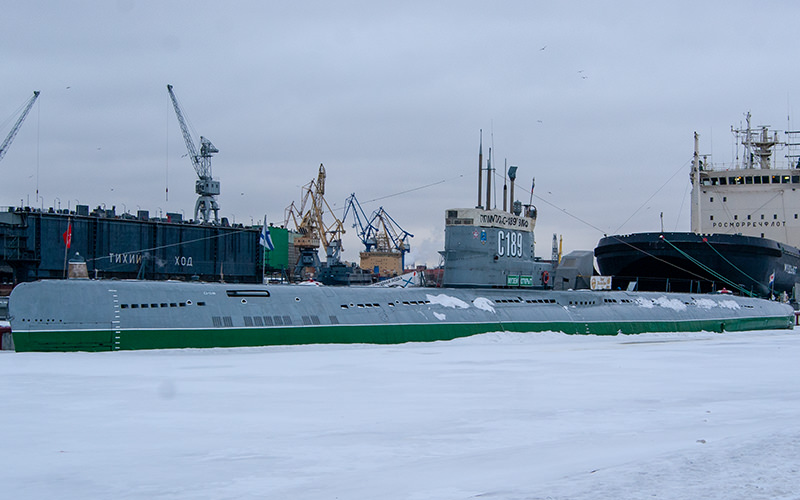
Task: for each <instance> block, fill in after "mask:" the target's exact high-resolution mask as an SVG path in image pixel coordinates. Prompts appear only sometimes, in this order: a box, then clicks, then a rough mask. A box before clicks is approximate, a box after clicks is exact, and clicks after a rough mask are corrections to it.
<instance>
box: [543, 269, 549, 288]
mask: <svg viewBox="0 0 800 500" xmlns="http://www.w3.org/2000/svg"><path fill="white" fill-rule="evenodd" d="M542 283H544V284H545V285H546V284H548V283H550V273H548V272H547V271H542Z"/></svg>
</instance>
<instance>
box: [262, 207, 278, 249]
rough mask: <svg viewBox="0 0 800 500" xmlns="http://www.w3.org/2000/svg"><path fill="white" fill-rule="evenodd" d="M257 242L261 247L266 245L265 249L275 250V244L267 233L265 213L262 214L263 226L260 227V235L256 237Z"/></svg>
mask: <svg viewBox="0 0 800 500" xmlns="http://www.w3.org/2000/svg"><path fill="white" fill-rule="evenodd" d="M258 244H259V245H261V246H262V247H266V249H267V250H270V251H272V250H275V245H273V244H272V237H270V235H269V227H268V226H267V216H266V215H265V216H264V227H262V228H261V237H260V238H259V239H258Z"/></svg>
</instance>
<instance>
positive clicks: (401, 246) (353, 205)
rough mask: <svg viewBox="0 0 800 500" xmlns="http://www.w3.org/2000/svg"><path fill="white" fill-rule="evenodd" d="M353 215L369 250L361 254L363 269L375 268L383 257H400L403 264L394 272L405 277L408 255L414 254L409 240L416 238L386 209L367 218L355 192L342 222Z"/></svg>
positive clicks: (377, 211) (349, 198) (399, 263)
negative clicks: (409, 253) (406, 255)
mask: <svg viewBox="0 0 800 500" xmlns="http://www.w3.org/2000/svg"><path fill="white" fill-rule="evenodd" d="M351 212H352V214H353V218H355V220H356V221H355V224H354V225H353V227H354V228H357V229H358V237H359V239H360V240H361V243H363V244H364V247H365V248H366V251H365V252H361V266H362V267H364V268H367V269H372V268H374V267H375V266H374V265H372V264H373V263H374V262H376V261H377V259H378V257H379V255H382V256H398V257H399V262H397V265H395V266H391V267H394V268H395V269H393V272H397V273H398V274H402V272H403V269H404V267H405V254H406V253H408V252H409V251H411V244H410V243H409V238H413V237H414V235H413V234H411V233H409V232H408V231H406V230H405V229H403V228H402V227H400V224H398V223H397V221H395V220H394V219H393V218H392V216H391V215H389V213H388V212H386V210H384V208H383V207H379V208H378V209H377V210H375V211H374V212H372V215H370V217H369V218H367V216H366V213H365V212H364V209H363V208H361V204H360V203H359V202H358V199H357V198H356V194H355V193H352V194H351V195H350V196H349V197H348V198H347V200H346V201H345V207H344V216H343V217H342V220H343V221H344V220H347V216H348V215H349V214H350V213H351ZM383 262H384V264H385V263H386V261H383ZM379 267H380V265H379Z"/></svg>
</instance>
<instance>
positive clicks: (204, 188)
mask: <svg viewBox="0 0 800 500" xmlns="http://www.w3.org/2000/svg"><path fill="white" fill-rule="evenodd" d="M167 92H169V97H170V99H171V100H172V106H173V107H174V108H175V115H177V117H178V123H179V124H180V126H181V132H182V133H183V140H184V142H186V149H187V150H188V151H189V158H190V159H191V160H192V165H193V166H194V170H195V172H197V177H198V179H197V181H196V182H195V184H194V191H195V193H197V194H198V195H199V196H198V197H197V203H195V205H194V219H195V220H199V219H198V215H200V216H201V217H202V222H203V223H210V222H213V223H214V224H218V223H219V205H218V204H217V199H216V198H215V197H216V196H217V195H218V194H219V181H215V180H214V179H213V178H212V177H211V157H212V156H213V155H214V153H219V149H217V148H216V147H214V145H213V144H211V141H209V140H208V139H206V138H205V137H203V136H200V152H199V153H198V152H197V147H196V146H195V144H194V139H193V138H192V134H190V133H189V127H188V126H187V125H186V119H185V118H184V117H183V115H184V113H183V110H182V108H181V105H180V104H178V98H177V97H175V92H173V91H172V85H167ZM212 211H213V212H214V218H213V220H212V219H211V212H212Z"/></svg>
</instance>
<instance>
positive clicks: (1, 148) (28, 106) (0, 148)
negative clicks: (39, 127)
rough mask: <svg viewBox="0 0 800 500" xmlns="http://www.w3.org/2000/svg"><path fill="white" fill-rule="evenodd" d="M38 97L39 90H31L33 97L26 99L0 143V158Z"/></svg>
mask: <svg viewBox="0 0 800 500" xmlns="http://www.w3.org/2000/svg"><path fill="white" fill-rule="evenodd" d="M38 97H39V91H38V90H34V91H33V97H31V98H30V99H29V100H28V103H27V104H25V109H23V110H22V113H21V114H20V115H19V118H17V122H16V123H14V126H13V127H11V132H9V133H8V136H7V137H6V140H4V141H3V144H2V145H0V160H2V159H3V157H4V156H5V155H6V151H8V147H9V146H10V145H11V141H13V140H14V137H16V135H17V132H19V128H20V127H21V126H22V122H23V121H25V117H26V116H28V112H29V111H30V110H31V108H32V107H33V103H35V102H36V99H37V98H38Z"/></svg>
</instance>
